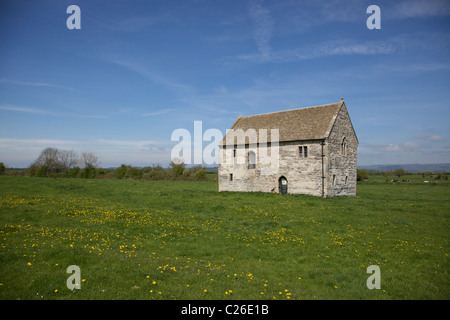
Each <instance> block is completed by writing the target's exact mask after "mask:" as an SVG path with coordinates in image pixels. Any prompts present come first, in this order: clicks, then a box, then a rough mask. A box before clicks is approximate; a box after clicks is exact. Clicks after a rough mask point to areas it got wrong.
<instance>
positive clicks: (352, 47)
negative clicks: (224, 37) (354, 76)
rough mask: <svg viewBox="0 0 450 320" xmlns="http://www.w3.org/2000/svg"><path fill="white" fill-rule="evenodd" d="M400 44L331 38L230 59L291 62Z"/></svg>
mask: <svg viewBox="0 0 450 320" xmlns="http://www.w3.org/2000/svg"><path fill="white" fill-rule="evenodd" d="M401 46H403V44H399V43H398V41H395V39H393V40H386V41H355V40H339V41H335V40H332V41H327V42H324V43H318V44H314V45H309V46H304V47H300V48H295V49H290V50H279V51H274V50H272V51H271V52H270V53H267V54H266V55H264V56H263V55H261V54H260V53H252V54H242V55H239V56H237V57H234V58H231V59H236V58H237V59H238V60H246V61H249V62H292V61H301V60H310V59H315V58H320V57H327V56H336V55H374V54H389V53H394V52H395V51H398V50H399V48H400V47H401Z"/></svg>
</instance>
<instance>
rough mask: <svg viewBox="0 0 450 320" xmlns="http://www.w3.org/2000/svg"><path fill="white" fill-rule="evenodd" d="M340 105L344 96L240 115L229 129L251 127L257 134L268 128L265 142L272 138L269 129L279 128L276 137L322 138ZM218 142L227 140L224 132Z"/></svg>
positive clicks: (326, 135) (295, 138)
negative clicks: (299, 106) (324, 102)
mask: <svg viewBox="0 0 450 320" xmlns="http://www.w3.org/2000/svg"><path fill="white" fill-rule="evenodd" d="M342 105H344V101H343V100H341V101H339V102H337V103H332V104H327V105H321V106H315V107H307V108H302V109H293V110H286V111H279V112H273V113H265V114H260V115H255V116H249V117H239V118H238V119H237V120H236V121H235V123H234V124H233V126H232V127H231V129H233V130H234V132H236V130H238V129H242V130H243V131H244V132H245V131H246V130H248V129H254V130H256V134H257V135H258V134H259V132H258V131H259V129H267V136H268V138H267V142H270V141H271V138H270V130H271V129H278V130H279V141H297V140H316V139H324V138H326V137H328V136H329V135H330V132H331V128H332V127H333V124H334V120H335V119H336V116H337V114H338V112H339V110H340V109H341V107H342ZM231 132H232V131H231ZM257 138H259V137H257ZM246 143H248V139H246ZM220 144H221V145H224V144H226V135H225V137H224V138H223V140H222V142H221V143H220Z"/></svg>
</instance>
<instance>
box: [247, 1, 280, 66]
mask: <svg viewBox="0 0 450 320" xmlns="http://www.w3.org/2000/svg"><path fill="white" fill-rule="evenodd" d="M249 15H250V17H251V19H252V21H253V24H254V39H255V42H256V46H257V47H258V50H259V52H260V53H261V57H262V58H263V59H265V58H268V57H269V56H270V53H271V51H272V48H271V47H270V45H269V42H270V39H271V37H272V32H273V28H274V20H273V19H272V16H271V14H270V11H269V10H268V9H267V8H265V7H263V6H262V1H260V0H252V1H250V4H249Z"/></svg>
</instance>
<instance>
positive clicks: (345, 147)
mask: <svg viewBox="0 0 450 320" xmlns="http://www.w3.org/2000/svg"><path fill="white" fill-rule="evenodd" d="M347 154H348V145H347V139H345V137H344V139H342V142H341V155H343V156H346V155H347Z"/></svg>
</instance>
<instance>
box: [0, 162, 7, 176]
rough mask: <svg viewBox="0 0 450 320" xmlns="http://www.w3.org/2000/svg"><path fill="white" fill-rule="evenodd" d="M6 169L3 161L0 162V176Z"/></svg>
mask: <svg viewBox="0 0 450 320" xmlns="http://www.w3.org/2000/svg"><path fill="white" fill-rule="evenodd" d="M5 171H6V167H5V164H4V163H3V162H0V176H1V175H4V174H5Z"/></svg>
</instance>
